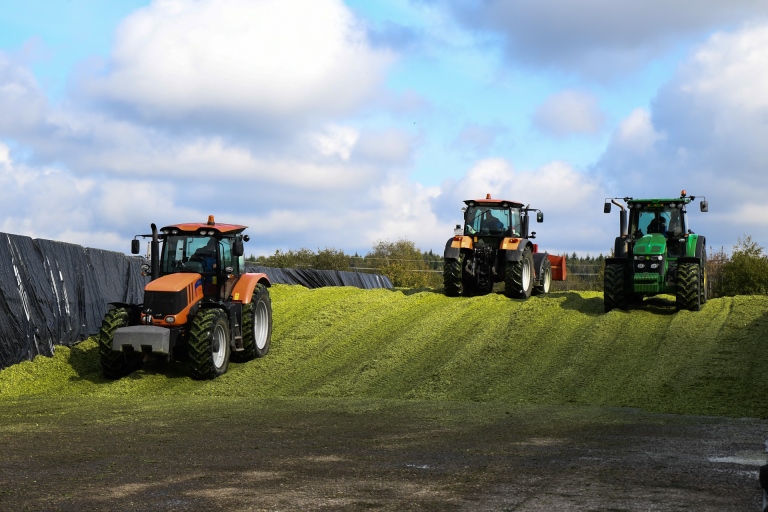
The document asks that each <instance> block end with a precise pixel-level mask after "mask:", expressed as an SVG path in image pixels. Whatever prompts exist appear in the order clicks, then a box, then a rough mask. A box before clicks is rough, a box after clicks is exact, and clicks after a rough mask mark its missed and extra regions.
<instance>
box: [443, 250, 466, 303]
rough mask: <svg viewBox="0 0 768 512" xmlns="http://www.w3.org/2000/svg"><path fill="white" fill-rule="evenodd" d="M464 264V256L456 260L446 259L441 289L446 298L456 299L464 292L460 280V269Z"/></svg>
mask: <svg viewBox="0 0 768 512" xmlns="http://www.w3.org/2000/svg"><path fill="white" fill-rule="evenodd" d="M463 263H464V255H460V256H459V257H458V258H446V259H445V263H444V264H443V287H444V288H445V294H446V295H447V296H448V297H458V296H459V295H461V294H462V292H463V291H464V286H463V282H462V279H461V267H462V265H463Z"/></svg>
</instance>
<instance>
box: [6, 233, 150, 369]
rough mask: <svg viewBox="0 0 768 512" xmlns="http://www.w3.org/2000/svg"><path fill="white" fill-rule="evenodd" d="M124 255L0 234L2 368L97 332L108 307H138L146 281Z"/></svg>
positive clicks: (137, 262)
mask: <svg viewBox="0 0 768 512" xmlns="http://www.w3.org/2000/svg"><path fill="white" fill-rule="evenodd" d="M140 266H141V260H140V259H139V258H135V257H131V256H126V255H125V254H122V253H119V252H112V251H104V250H100V249H88V248H85V247H81V246H79V245H74V244H68V243H63V242H54V241H51V240H40V239H32V238H29V237H25V236H19V235H10V234H6V233H0V368H5V367H7V366H10V365H12V364H15V363H18V362H20V361H23V360H25V359H29V360H31V359H33V358H34V357H35V356H37V355H39V354H42V355H46V356H52V355H53V351H54V345H57V344H58V345H72V344H74V343H76V342H78V341H82V340H84V339H86V338H87V337H88V336H90V335H92V334H95V333H96V332H98V330H99V327H100V326H101V320H102V318H103V317H104V313H106V311H107V309H108V307H109V306H108V304H109V303H110V302H137V301H139V300H140V298H141V297H142V296H143V292H142V290H143V289H144V284H145V281H146V279H145V278H144V277H142V276H141V268H140Z"/></svg>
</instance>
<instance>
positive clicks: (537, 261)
mask: <svg viewBox="0 0 768 512" xmlns="http://www.w3.org/2000/svg"><path fill="white" fill-rule="evenodd" d="M544 260H549V254H547V253H546V252H537V253H534V255H533V269H534V272H535V275H536V280H539V279H541V268H542V267H543V266H544Z"/></svg>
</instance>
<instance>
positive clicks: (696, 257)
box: [677, 235, 707, 265]
mask: <svg viewBox="0 0 768 512" xmlns="http://www.w3.org/2000/svg"><path fill="white" fill-rule="evenodd" d="M691 236H695V237H696V240H695V241H691V243H690V245H691V246H692V248H693V256H690V255H686V256H684V257H682V258H678V260H677V261H678V263H696V264H698V265H701V264H702V263H703V260H704V258H705V255H706V250H707V241H706V239H705V238H704V237H703V236H699V235H691ZM688 252H689V254H690V249H689V250H688Z"/></svg>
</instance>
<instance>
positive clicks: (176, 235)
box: [99, 215, 272, 379]
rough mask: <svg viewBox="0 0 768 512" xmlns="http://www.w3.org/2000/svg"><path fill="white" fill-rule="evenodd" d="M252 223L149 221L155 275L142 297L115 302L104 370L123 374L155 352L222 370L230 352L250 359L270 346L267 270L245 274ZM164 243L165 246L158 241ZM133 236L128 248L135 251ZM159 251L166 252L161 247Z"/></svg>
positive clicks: (194, 367) (104, 335)
mask: <svg viewBox="0 0 768 512" xmlns="http://www.w3.org/2000/svg"><path fill="white" fill-rule="evenodd" d="M246 228H247V226H239V225H235V224H219V223H216V222H215V221H214V218H213V215H211V216H209V217H208V222H206V223H187V224H174V225H171V226H166V227H164V228H162V229H161V230H160V232H159V233H158V230H157V227H156V226H155V225H154V224H152V234H151V235H138V236H141V237H145V238H146V237H151V241H150V262H149V264H144V265H143V266H142V270H143V271H144V273H145V275H147V273H148V272H149V275H150V277H151V280H150V282H149V283H148V284H147V285H146V286H145V288H144V301H143V303H142V304H126V303H117V302H113V303H111V306H112V308H111V309H110V310H109V311H108V312H107V314H106V316H105V317H104V320H103V322H102V325H101V330H100V331H99V355H100V358H101V367H102V371H103V373H104V376H105V377H107V378H110V379H118V378H120V377H123V376H125V375H127V374H129V373H130V372H132V371H133V370H135V369H137V368H139V367H140V366H141V365H142V363H143V362H144V361H146V360H147V359H150V358H162V359H165V360H188V361H189V366H190V370H191V375H192V378H194V379H213V378H215V377H218V376H220V375H222V374H224V373H225V372H226V371H227V368H228V366H229V361H230V358H231V359H232V361H235V362H245V361H249V360H251V359H254V358H257V357H263V356H265V355H267V352H269V346H270V342H271V338H272V303H271V301H270V298H269V290H268V287H269V286H270V282H269V279H268V278H267V276H266V274H261V273H258V274H256V273H246V272H245V259H244V257H243V254H244V249H243V242H247V241H248V240H249V236H248V235H244V234H242V233H243V231H244V230H245V229H246ZM161 245H162V247H161ZM139 250H140V242H139V240H138V239H136V238H134V239H133V241H132V244H131V252H132V253H133V254H138V253H139ZM161 252H162V254H161Z"/></svg>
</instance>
